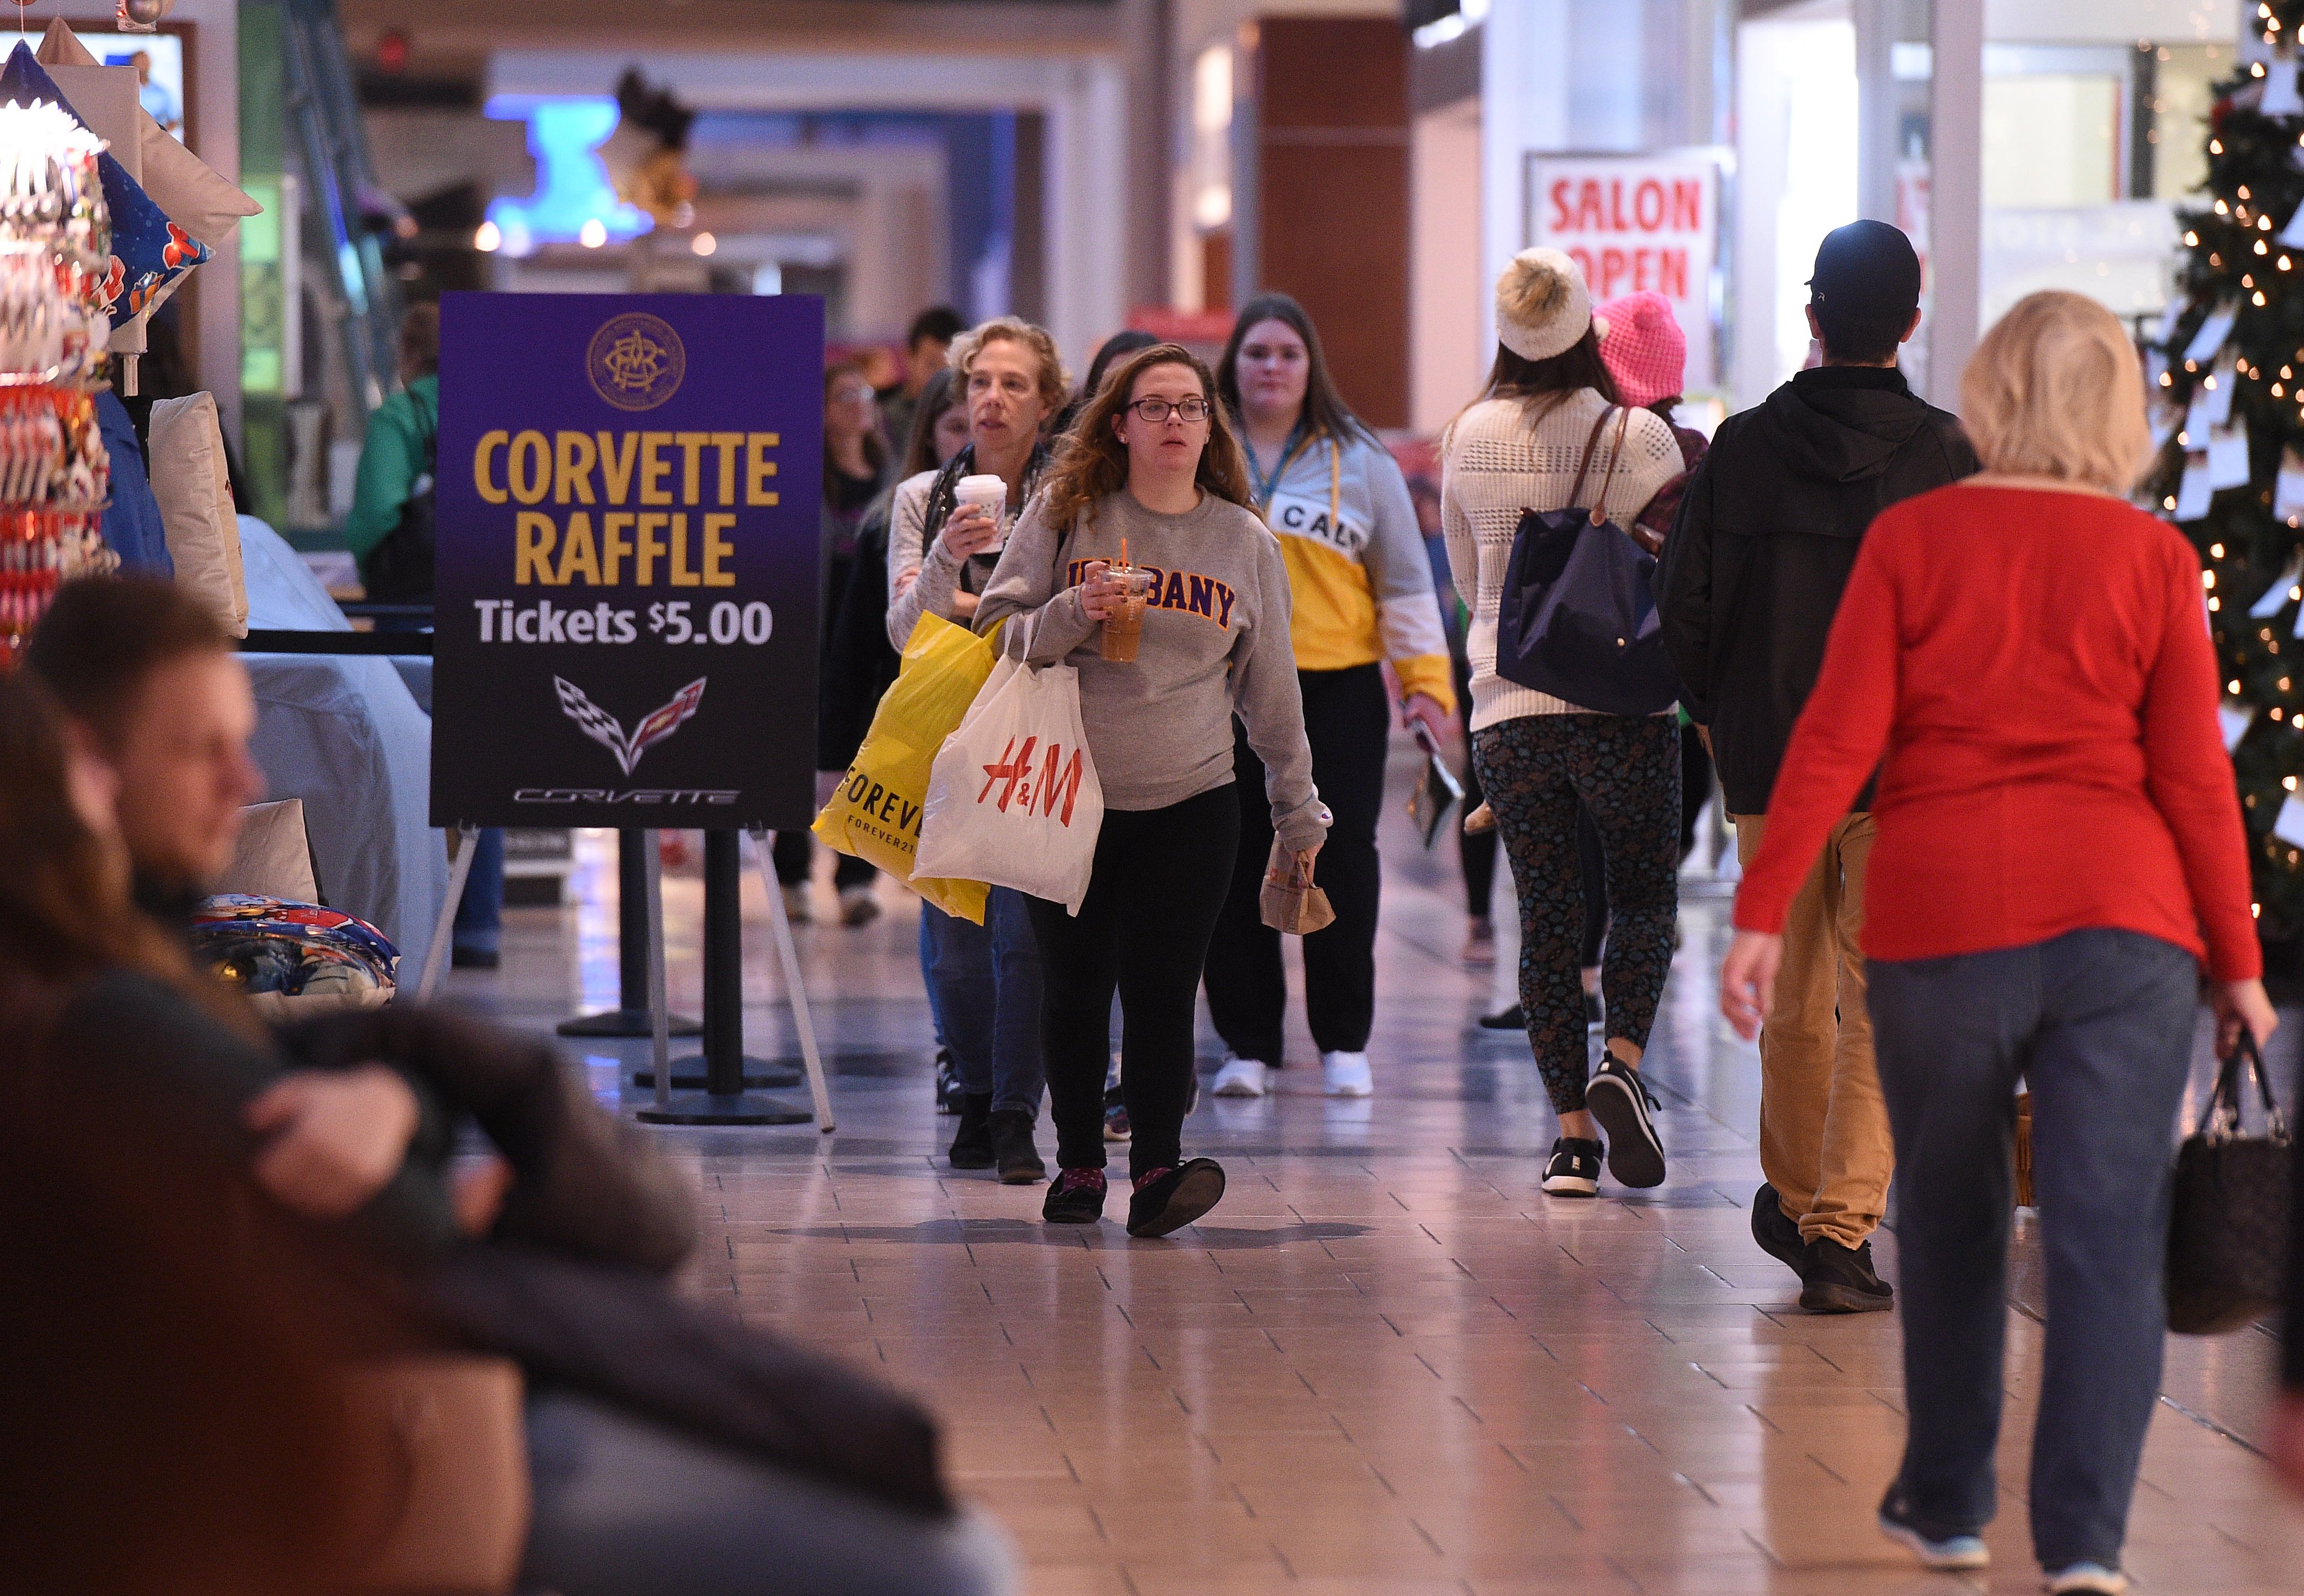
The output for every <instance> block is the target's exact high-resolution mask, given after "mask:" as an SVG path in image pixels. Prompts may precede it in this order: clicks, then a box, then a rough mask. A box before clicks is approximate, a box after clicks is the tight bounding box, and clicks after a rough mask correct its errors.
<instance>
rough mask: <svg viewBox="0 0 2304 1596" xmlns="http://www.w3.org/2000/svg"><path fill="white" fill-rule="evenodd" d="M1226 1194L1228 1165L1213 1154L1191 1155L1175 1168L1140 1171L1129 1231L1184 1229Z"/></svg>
mask: <svg viewBox="0 0 2304 1596" xmlns="http://www.w3.org/2000/svg"><path fill="white" fill-rule="evenodd" d="M1223 1200H1224V1166H1223V1165H1222V1164H1219V1163H1218V1162H1216V1160H1214V1159H1212V1158H1188V1159H1186V1160H1185V1161H1183V1162H1182V1163H1181V1164H1178V1165H1177V1166H1176V1167H1175V1168H1174V1169H1173V1170H1151V1171H1149V1172H1148V1173H1146V1174H1143V1175H1139V1176H1138V1177H1137V1179H1136V1191H1135V1194H1134V1195H1131V1197H1130V1198H1129V1199H1128V1233H1129V1234H1130V1235H1131V1236H1165V1235H1167V1234H1168V1233H1169V1232H1170V1231H1172V1230H1181V1229H1183V1228H1184V1227H1185V1226H1186V1225H1189V1224H1190V1223H1191V1222H1192V1221H1193V1220H1196V1219H1199V1217H1200V1216H1201V1215H1202V1214H1204V1213H1206V1212H1207V1211H1208V1210H1209V1209H1211V1208H1214V1207H1215V1206H1216V1204H1217V1203H1220V1202H1222V1201H1223Z"/></svg>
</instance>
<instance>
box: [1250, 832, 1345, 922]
mask: <svg viewBox="0 0 2304 1596" xmlns="http://www.w3.org/2000/svg"><path fill="white" fill-rule="evenodd" d="M1258 908H1259V909H1261V910H1262V912H1263V917H1264V923H1265V924H1266V925H1269V926H1271V927H1272V929H1273V930H1275V931H1283V932H1286V933H1289V934H1290V935H1292V936H1309V935H1310V934H1311V933H1313V932H1316V931H1319V930H1321V929H1323V928H1325V927H1326V926H1327V925H1331V924H1333V923H1334V920H1335V917H1336V911H1335V910H1334V909H1333V908H1329V907H1328V895H1327V894H1326V892H1323V891H1320V889H1319V888H1317V887H1316V886H1314V885H1313V884H1312V873H1311V872H1310V871H1309V870H1304V869H1300V868H1299V867H1298V866H1297V864H1296V856H1295V855H1294V854H1293V853H1290V852H1284V851H1283V849H1281V846H1280V839H1279V838H1277V837H1275V838H1274V839H1273V840H1272V857H1271V858H1270V859H1269V860H1268V861H1266V865H1265V866H1264V891H1263V892H1262V894H1261V895H1260V896H1259V897H1258Z"/></svg>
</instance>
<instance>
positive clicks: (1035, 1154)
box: [992, 1109, 1048, 1186]
mask: <svg viewBox="0 0 2304 1596" xmlns="http://www.w3.org/2000/svg"><path fill="white" fill-rule="evenodd" d="M992 1156H993V1159H994V1161H995V1162H996V1163H997V1164H998V1165H999V1169H1000V1182H1001V1184H1002V1185H1003V1186H1035V1185H1038V1183H1039V1182H1041V1181H1043V1180H1046V1178H1048V1166H1047V1165H1046V1164H1044V1163H1042V1162H1041V1161H1040V1150H1039V1149H1038V1147H1035V1146H1034V1145H1032V1116H1031V1115H1029V1114H1028V1113H1026V1112H1025V1111H1024V1110H1021V1109H1003V1110H1000V1111H999V1112H998V1113H996V1114H995V1115H993V1116H992Z"/></svg>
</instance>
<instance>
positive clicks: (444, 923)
mask: <svg viewBox="0 0 2304 1596" xmlns="http://www.w3.org/2000/svg"><path fill="white" fill-rule="evenodd" d="M479 840H480V833H479V827H477V826H474V825H470V824H468V823H465V822H462V821H459V822H457V823H456V859H455V862H454V863H453V864H452V865H450V866H448V896H447V897H446V898H445V899H442V900H441V903H440V917H439V918H438V919H437V920H436V921H434V922H433V924H432V945H431V946H430V947H428V948H427V949H425V950H424V974H423V975H422V976H421V977H419V979H418V981H417V983H416V1001H418V1002H419V1003H428V1002H430V1001H432V992H433V990H434V989H435V988H436V987H437V986H438V985H439V984H440V972H441V971H442V970H445V969H446V968H447V967H448V943H449V942H450V941H451V940H452V939H453V937H454V936H455V934H456V906H457V905H458V904H460V903H462V902H463V900H464V883H465V882H467V881H469V880H470V879H471V874H472V854H473V851H474V846H475V845H476V844H477V843H478V842H479Z"/></svg>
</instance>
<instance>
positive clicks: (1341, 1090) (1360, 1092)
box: [1320, 1053, 1376, 1097]
mask: <svg viewBox="0 0 2304 1596" xmlns="http://www.w3.org/2000/svg"><path fill="white" fill-rule="evenodd" d="M1320 1073H1321V1075H1323V1076H1324V1077H1326V1082H1327V1089H1328V1095H1329V1096H1331V1097H1366V1096H1368V1095H1369V1094H1372V1093H1374V1092H1375V1091H1376V1077H1374V1076H1373V1075H1371V1074H1369V1073H1368V1055H1367V1054H1366V1053H1322V1054H1321V1055H1320Z"/></svg>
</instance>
